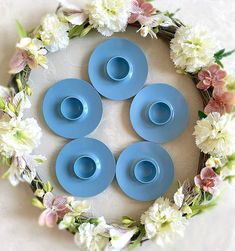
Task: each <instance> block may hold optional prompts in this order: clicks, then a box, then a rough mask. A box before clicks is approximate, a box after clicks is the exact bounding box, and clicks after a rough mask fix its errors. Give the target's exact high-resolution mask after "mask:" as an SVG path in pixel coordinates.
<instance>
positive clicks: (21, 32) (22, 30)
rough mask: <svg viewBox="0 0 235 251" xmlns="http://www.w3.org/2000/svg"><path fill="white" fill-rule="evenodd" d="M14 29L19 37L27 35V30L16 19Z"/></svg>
mask: <svg viewBox="0 0 235 251" xmlns="http://www.w3.org/2000/svg"><path fill="white" fill-rule="evenodd" d="M16 30H17V33H18V35H19V37H20V38H24V37H27V32H26V30H25V28H24V27H23V25H22V24H21V23H20V22H19V21H18V20H16Z"/></svg>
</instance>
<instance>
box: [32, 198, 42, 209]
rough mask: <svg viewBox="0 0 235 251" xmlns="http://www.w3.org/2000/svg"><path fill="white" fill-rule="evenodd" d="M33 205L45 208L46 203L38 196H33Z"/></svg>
mask: <svg viewBox="0 0 235 251" xmlns="http://www.w3.org/2000/svg"><path fill="white" fill-rule="evenodd" d="M32 205H33V206H35V207H37V208H40V209H44V208H45V207H44V205H43V203H42V202H41V201H40V200H39V199H38V198H36V197H33V199H32Z"/></svg>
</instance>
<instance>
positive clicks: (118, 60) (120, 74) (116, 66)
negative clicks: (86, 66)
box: [105, 56, 133, 82]
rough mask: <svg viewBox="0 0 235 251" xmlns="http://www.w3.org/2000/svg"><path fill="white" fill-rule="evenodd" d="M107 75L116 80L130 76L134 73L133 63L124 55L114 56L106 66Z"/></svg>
mask: <svg viewBox="0 0 235 251" xmlns="http://www.w3.org/2000/svg"><path fill="white" fill-rule="evenodd" d="M105 70H106V73H107V75H108V76H109V77H110V78H111V79H112V80H114V81H116V82H120V81H123V80H125V79H127V78H130V77H131V75H132V73H133V67H132V64H131V63H130V62H129V61H128V60H127V59H126V58H124V57H119V56H117V57H112V58H110V59H109V61H108V62H107V64H106V66H105Z"/></svg>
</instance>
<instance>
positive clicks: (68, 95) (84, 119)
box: [42, 78, 103, 139]
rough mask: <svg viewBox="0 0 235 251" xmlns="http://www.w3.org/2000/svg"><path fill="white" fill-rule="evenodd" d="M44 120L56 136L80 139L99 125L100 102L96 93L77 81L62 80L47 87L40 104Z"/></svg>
mask: <svg viewBox="0 0 235 251" xmlns="http://www.w3.org/2000/svg"><path fill="white" fill-rule="evenodd" d="M42 111H43V116H44V119H45V121H46V123H47V125H48V127H49V128H50V129H51V130H52V131H53V132H54V133H56V134H58V135H59V136H62V137H64V138H69V139H75V138H81V137H83V136H86V135H88V134H89V133H91V132H92V131H93V130H94V129H95V128H96V127H97V126H98V124H99V123H100V120H101V117H102V112H103V108H102V102H101V98H100V96H99V94H98V93H97V92H96V90H95V89H94V88H93V87H92V86H91V85H90V84H89V83H87V82H85V81H83V80H80V79H72V78H71V79H64V80H61V81H59V82H57V83H56V84H54V85H53V86H52V87H50V88H49V89H48V91H47V93H46V95H45V97H44V100H43V107H42Z"/></svg>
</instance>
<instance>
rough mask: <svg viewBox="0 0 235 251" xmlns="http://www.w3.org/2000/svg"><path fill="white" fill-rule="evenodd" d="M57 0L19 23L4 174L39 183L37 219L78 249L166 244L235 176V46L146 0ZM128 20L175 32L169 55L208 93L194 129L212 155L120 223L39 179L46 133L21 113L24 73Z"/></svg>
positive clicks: (4, 113) (8, 92)
mask: <svg viewBox="0 0 235 251" xmlns="http://www.w3.org/2000/svg"><path fill="white" fill-rule="evenodd" d="M59 2H60V4H61V5H60V6H59V8H58V9H57V11H56V13H55V14H48V15H46V16H45V17H44V18H43V19H42V20H41V23H40V25H39V26H38V27H37V28H36V29H35V30H34V31H32V32H31V33H27V32H26V31H25V30H24V28H23V26H22V25H21V24H19V23H17V31H18V33H19V36H20V41H19V42H18V43H17V44H16V52H15V54H14V55H13V57H12V59H11V61H10V73H11V74H16V76H15V78H14V80H15V82H16V84H17V87H18V89H19V92H18V93H15V91H14V90H13V89H11V88H5V87H0V159H1V162H2V164H3V166H4V167H6V168H7V170H6V172H5V173H4V175H3V178H7V179H8V180H9V181H10V183H11V184H12V185H17V184H18V183H19V182H21V181H22V182H24V181H26V182H28V183H31V185H32V186H33V187H34V188H35V192H34V195H35V197H34V198H33V201H32V203H33V205H35V206H37V207H39V208H40V209H43V212H42V213H41V215H40V217H39V224H40V225H41V226H44V225H45V226H47V227H53V226H55V225H56V224H58V227H59V229H61V230H64V229H66V230H68V231H70V232H71V233H73V234H74V240H75V243H76V244H77V246H78V247H79V249H82V250H84V249H85V250H88V251H101V250H121V249H123V248H125V247H126V246H128V245H129V244H131V245H132V246H131V248H132V247H135V246H137V244H139V243H141V242H142V241H143V240H144V238H147V239H150V240H153V241H155V242H156V243H157V244H159V245H164V244H165V243H167V242H170V241H172V240H173V239H174V238H175V237H176V236H182V235H183V233H184V230H185V226H186V224H187V219H188V218H190V217H193V216H194V215H197V214H199V213H201V212H202V211H204V210H205V209H207V208H211V207H212V206H214V205H215V204H216V201H217V199H218V198H219V196H218V194H219V192H220V184H221V182H222V181H229V182H230V181H233V180H234V178H235V130H234V128H235V115H234V113H233V108H234V102H235V93H234V91H235V77H234V76H232V75H231V74H228V73H227V72H226V70H225V69H224V68H223V65H222V63H221V59H222V58H223V57H225V56H228V55H230V54H231V53H232V52H233V51H231V52H225V50H224V49H223V50H220V51H218V52H216V49H217V44H216V43H215V41H214V40H213V39H212V37H211V36H210V35H209V34H208V33H207V32H206V31H204V30H203V29H200V28H198V27H194V28H193V27H189V26H184V25H181V24H182V23H181V22H180V21H179V20H177V19H175V18H174V13H169V12H165V13H162V12H160V11H158V10H157V9H156V8H155V7H154V6H153V4H152V3H151V2H149V1H145V0H93V1H92V2H91V3H90V4H88V5H87V6H85V7H84V8H83V9H82V8H81V7H80V6H79V5H77V4H71V3H69V1H67V0H59ZM128 24H131V25H137V26H138V30H137V32H140V34H141V36H143V37H146V36H147V35H150V36H151V37H154V38H156V37H157V34H158V33H159V32H160V31H161V32H162V33H163V32H164V31H165V35H166V37H168V38H169V37H170V38H172V37H173V39H172V40H171V42H170V47H171V59H172V61H173V63H174V65H175V66H176V68H177V70H178V72H181V73H186V74H189V75H190V76H191V77H192V79H193V80H195V81H196V82H197V83H196V85H197V88H198V89H199V90H200V91H201V92H207V94H208V95H209V96H210V100H209V102H208V104H207V105H206V107H205V110H204V113H202V114H203V118H202V119H200V120H199V121H197V124H196V126H195V131H194V135H195V138H196V145H197V146H198V148H199V149H200V150H201V151H202V152H203V153H204V154H207V155H209V157H208V159H207V161H206V163H205V165H204V166H203V167H204V168H203V169H202V170H201V172H200V173H199V174H198V175H196V177H195V178H194V184H191V183H190V182H187V181H186V182H184V183H183V184H182V185H180V186H179V188H178V190H177V191H176V192H175V194H174V196H173V200H172V201H170V200H168V199H164V198H159V199H157V200H156V201H155V203H154V204H153V205H152V206H151V207H150V208H149V209H148V210H147V211H146V212H145V213H143V214H142V216H141V219H140V220H139V221H135V220H133V219H131V218H129V217H127V216H125V217H123V220H122V223H121V225H117V224H108V223H107V222H106V221H105V219H104V217H98V218H94V217H92V216H90V215H89V206H88V205H87V204H86V202H85V201H76V200H75V199H74V198H73V197H67V196H55V195H54V194H53V193H52V186H51V184H50V183H49V182H47V183H43V182H42V181H41V180H40V179H39V178H38V177H37V173H36V167H37V166H38V165H40V164H42V163H43V162H44V161H45V157H43V156H40V155H33V151H34V149H35V148H36V147H37V146H38V145H39V144H40V139H41V136H42V133H41V129H40V127H39V126H38V124H37V121H36V120H35V119H33V118H26V119H24V117H23V113H24V110H25V109H28V108H30V106H31V104H30V102H29V99H28V97H27V95H30V94H31V90H30V88H29V86H28V84H27V79H28V78H27V74H28V72H29V71H30V70H31V69H34V68H36V67H38V66H42V67H44V68H45V69H47V58H46V55H47V52H48V51H49V52H56V51H59V50H62V49H64V48H66V47H67V46H68V44H69V39H71V38H74V37H77V36H80V37H82V36H84V35H86V34H87V33H88V32H89V31H90V30H91V29H92V28H95V29H97V30H98V32H100V33H101V34H102V35H104V36H111V35H112V34H113V33H115V32H123V31H125V29H126V27H127V25H128ZM32 182H33V183H32Z"/></svg>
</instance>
